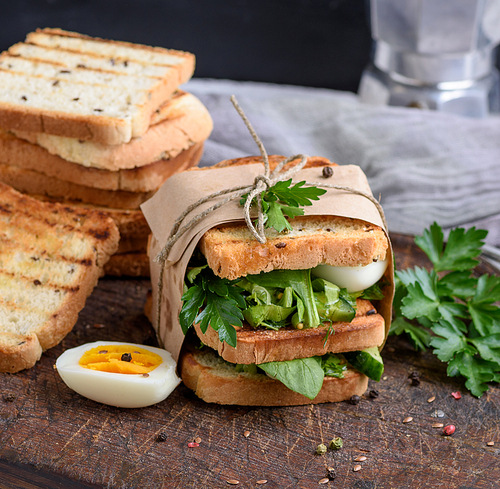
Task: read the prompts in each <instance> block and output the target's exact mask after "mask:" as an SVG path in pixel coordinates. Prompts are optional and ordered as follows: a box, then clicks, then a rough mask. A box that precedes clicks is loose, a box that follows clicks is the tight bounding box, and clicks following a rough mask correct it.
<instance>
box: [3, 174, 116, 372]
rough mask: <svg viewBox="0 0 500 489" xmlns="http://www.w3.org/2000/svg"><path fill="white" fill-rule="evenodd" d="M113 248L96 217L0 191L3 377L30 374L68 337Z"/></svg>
mask: <svg viewBox="0 0 500 489" xmlns="http://www.w3.org/2000/svg"><path fill="white" fill-rule="evenodd" d="M118 241H119V232H118V228H117V227H116V225H115V223H114V221H113V220H112V219H111V218H109V217H108V216H107V215H105V214H103V213H101V212H99V211H91V210H88V209H77V208H73V207H70V206H67V205H62V204H56V203H46V202H40V201H38V200H36V199H34V198H31V197H29V196H26V195H23V194H21V193H19V192H17V191H15V190H14V189H12V188H11V187H9V186H7V185H4V184H2V183H0V372H17V371H19V370H22V369H25V368H29V367H32V366H33V365H34V364H35V362H36V360H38V359H39V358H40V355H41V353H42V351H43V350H46V349H48V348H51V347H53V346H55V345H57V344H58V343H59V342H60V341H61V340H62V339H63V338H64V336H66V334H67V333H68V332H69V331H71V329H72V328H73V326H74V324H75V323H76V321H77V318H78V314H79V312H80V311H81V309H82V308H83V307H84V305H85V301H86V299H87V297H88V296H89V295H90V294H91V292H92V290H93V288H94V287H95V285H96V284H97V281H98V279H99V277H100V276H101V275H102V274H103V267H104V265H105V264H106V262H107V261H108V260H109V257H110V256H111V255H112V254H113V253H114V252H115V251H116V250H117V248H118Z"/></svg>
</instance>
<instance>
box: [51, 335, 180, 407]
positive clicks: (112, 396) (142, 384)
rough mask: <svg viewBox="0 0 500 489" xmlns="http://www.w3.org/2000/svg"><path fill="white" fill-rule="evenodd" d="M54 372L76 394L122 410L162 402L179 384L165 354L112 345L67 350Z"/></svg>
mask: <svg viewBox="0 0 500 489" xmlns="http://www.w3.org/2000/svg"><path fill="white" fill-rule="evenodd" d="M56 369H57V371H58V372H59V375H60V376H61V378H62V380H63V381H64V383H65V384H66V385H67V386H68V387H69V388H70V389H73V390H74V391H75V392H78V394H81V395H82V396H85V397H88V398H89V399H92V400H93V401H97V402H101V403H103V404H109V405H110V406H117V407H124V408H139V407H145V406H150V405H152V404H156V403H157V402H160V401H163V400H164V399H165V398H166V397H167V396H168V395H169V394H170V393H171V392H172V391H173V390H174V389H175V388H176V387H177V385H179V383H180V382H181V379H180V378H179V377H178V376H177V374H176V373H175V369H176V363H175V361H174V360H173V358H172V356H171V355H170V353H169V352H168V351H166V350H162V349H160V348H154V347H151V346H144V345H136V344H134V343H121V342H115V341H102V342H95V343H87V344H85V345H81V346H77V347H76V348H71V349H69V350H66V351H65V352H64V353H63V354H62V355H61V356H60V357H59V358H58V359H57V361H56Z"/></svg>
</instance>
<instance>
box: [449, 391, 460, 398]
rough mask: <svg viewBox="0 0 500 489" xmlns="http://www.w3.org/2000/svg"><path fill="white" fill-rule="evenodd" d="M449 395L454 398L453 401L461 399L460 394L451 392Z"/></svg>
mask: <svg viewBox="0 0 500 489" xmlns="http://www.w3.org/2000/svg"><path fill="white" fill-rule="evenodd" d="M451 395H452V396H453V397H454V398H455V399H460V398H461V397H462V394H460V392H452V393H451Z"/></svg>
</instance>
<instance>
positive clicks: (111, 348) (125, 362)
mask: <svg viewBox="0 0 500 489" xmlns="http://www.w3.org/2000/svg"><path fill="white" fill-rule="evenodd" d="M78 363H79V364H80V365H81V366H82V367H84V368H88V369H91V370H99V371H100V372H112V373H117V374H146V373H148V372H151V371H152V370H154V369H155V368H156V367H158V366H159V365H160V364H161V363H162V358H161V357H160V355H157V354H156V353H153V352H151V351H149V350H146V349H144V348H137V347H133V348H131V347H130V345H103V346H99V347H97V348H92V349H91V350H88V351H86V352H85V353H84V354H83V355H82V357H81V358H80V361H79V362H78Z"/></svg>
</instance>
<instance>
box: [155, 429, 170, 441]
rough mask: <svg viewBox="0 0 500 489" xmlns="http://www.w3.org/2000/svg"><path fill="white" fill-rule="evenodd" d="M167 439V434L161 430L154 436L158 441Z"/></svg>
mask: <svg viewBox="0 0 500 489" xmlns="http://www.w3.org/2000/svg"><path fill="white" fill-rule="evenodd" d="M167 439H168V436H167V434H166V433H165V432H163V431H162V432H161V433H158V436H157V437H156V441H159V442H164V441H167Z"/></svg>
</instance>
